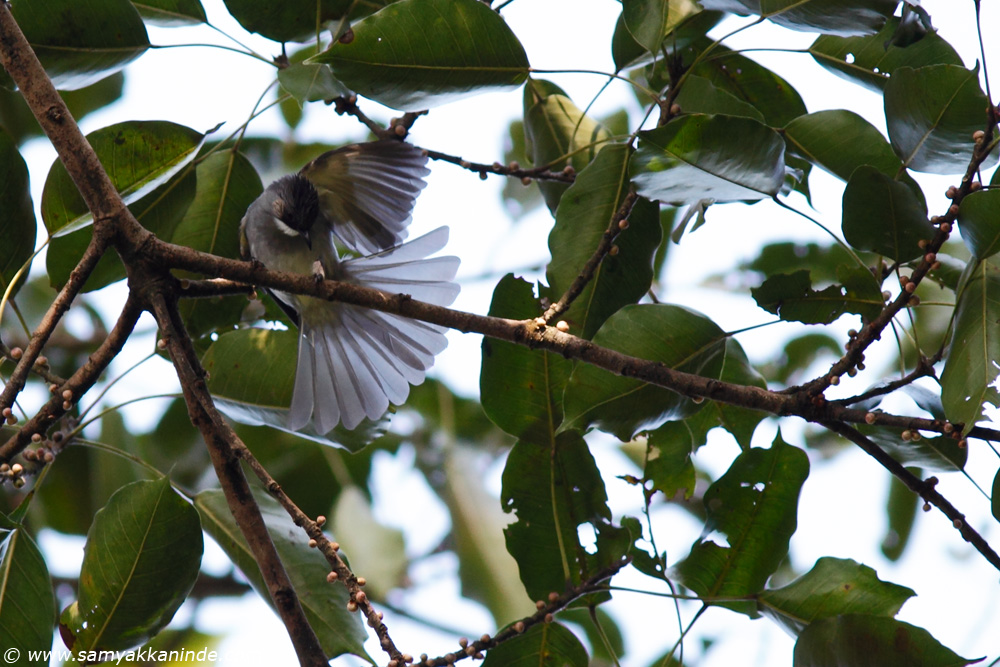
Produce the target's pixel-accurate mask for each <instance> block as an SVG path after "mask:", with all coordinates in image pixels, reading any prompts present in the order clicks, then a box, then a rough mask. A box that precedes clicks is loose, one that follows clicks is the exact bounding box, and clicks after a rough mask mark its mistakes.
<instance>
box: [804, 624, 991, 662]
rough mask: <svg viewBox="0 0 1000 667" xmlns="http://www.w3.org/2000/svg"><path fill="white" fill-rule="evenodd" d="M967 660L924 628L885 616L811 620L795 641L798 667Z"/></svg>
mask: <svg viewBox="0 0 1000 667" xmlns="http://www.w3.org/2000/svg"><path fill="white" fill-rule="evenodd" d="M973 662H978V660H967V659H965V658H963V657H961V656H959V655H958V654H956V653H955V652H954V651H952V650H951V649H949V648H947V647H945V646H943V645H942V644H941V643H940V642H938V641H937V640H936V639H934V637H932V636H931V634H930V633H929V632H927V631H926V630H924V629H923V628H918V627H916V626H913V625H910V624H909V623H904V622H903V621H897V620H896V619H894V618H885V617H883V616H867V615H863V614H847V615H844V616H834V617H832V618H824V619H821V620H818V621H815V622H813V623H810V624H809V625H808V626H807V627H806V629H805V630H803V631H802V634H800V635H799V640H798V641H797V642H795V653H794V662H793V664H794V666H795V667H828V666H829V665H925V666H926V667H961V666H962V665H968V664H970V663H973Z"/></svg>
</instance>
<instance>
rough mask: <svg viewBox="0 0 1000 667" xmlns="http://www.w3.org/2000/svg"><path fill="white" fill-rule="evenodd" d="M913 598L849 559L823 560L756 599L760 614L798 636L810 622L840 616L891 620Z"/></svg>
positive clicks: (906, 589) (911, 594)
mask: <svg viewBox="0 0 1000 667" xmlns="http://www.w3.org/2000/svg"><path fill="white" fill-rule="evenodd" d="M914 595H916V593H915V592H913V591H912V590H910V589H909V588H906V587H905V586H897V585H896V584H890V583H888V582H885V581H882V580H881V579H879V578H878V575H877V574H876V572H875V570H873V569H872V568H870V567H868V566H867V565H861V564H860V563H856V562H854V561H853V560H850V559H841V558H829V557H824V558H820V559H819V560H818V561H816V564H815V565H813V568H812V569H811V570H809V572H807V573H806V574H804V575H802V576H801V577H799V578H798V579H796V580H795V581H793V582H792V583H790V584H788V585H787V586H782V587H781V588H775V589H769V590H766V591H764V592H763V593H761V594H760V595H758V596H757V602H758V605H759V610H760V612H761V613H762V614H764V615H765V616H767V617H768V618H770V619H771V620H773V621H774V622H775V623H777V624H778V625H780V626H782V627H783V628H785V629H786V630H788V631H789V632H791V633H792V634H793V635H795V636H798V635H799V633H801V632H802V630H803V629H805V627H806V626H807V625H809V624H810V623H812V622H813V621H816V620H819V619H823V618H830V617H832V616H840V615H842V614H866V615H868V616H880V617H887V618H892V617H894V616H895V615H896V614H897V613H898V612H899V609H900V607H902V606H903V603H904V602H906V601H907V600H908V599H910V598H911V597H913V596H914Z"/></svg>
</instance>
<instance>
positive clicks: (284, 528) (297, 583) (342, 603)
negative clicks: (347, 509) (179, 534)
mask: <svg viewBox="0 0 1000 667" xmlns="http://www.w3.org/2000/svg"><path fill="white" fill-rule="evenodd" d="M254 498H255V499H256V501H257V505H258V506H259V507H260V513H261V516H263V517H264V523H265V524H266V525H267V531H268V533H270V535H271V539H272V540H273V541H274V548H275V550H276V551H277V552H278V556H279V557H280V558H281V562H282V563H283V564H284V565H285V571H286V572H287V573H288V578H289V579H290V580H291V582H292V587H293V588H294V589H295V592H296V594H297V595H298V599H299V601H300V602H301V604H302V610H303V612H305V616H306V618H307V619H308V620H309V625H310V626H312V629H313V630H314V631H315V632H316V636H317V638H318V639H319V643H320V646H322V647H323V651H324V652H325V653H326V655H327V657H328V658H334V657H336V656H338V655H343V654H345V653H351V654H354V655H357V656H361V657H362V658H366V659H369V658H368V654H367V653H366V652H365V650H364V647H363V644H364V641H365V639H366V638H367V636H368V635H367V633H366V632H365V628H364V626H363V625H362V620H361V615H360V614H352V613H351V612H349V611H347V589H346V588H344V587H343V586H340V585H331V584H328V583H327V582H326V575H327V574H328V573H329V572H330V565H329V564H328V563H327V562H326V559H325V558H324V557H323V555H322V554H321V553H319V551H317V550H316V549H310V548H309V545H308V542H309V538H308V537H307V536H306V534H305V533H304V532H303V531H302V529H301V528H299V527H298V526H296V525H295V524H294V523H293V522H292V519H291V518H290V517H289V516H288V514H287V513H286V512H285V511H284V510H283V509H282V508H281V506H280V505H278V503H277V501H275V500H274V499H272V498H271V497H269V496H266V495H265V494H263V493H257V494H254ZM194 505H195V507H196V508H197V510H198V513H199V514H200V515H201V522H202V525H203V526H204V527H205V532H207V533H208V534H209V535H211V536H212V539H214V540H215V541H216V542H217V543H218V544H219V546H220V547H222V550H223V551H225V552H226V555H227V556H229V558H230V560H232V561H233V564H235V565H236V567H238V568H240V571H241V572H243V575H244V576H245V577H246V578H247V580H249V582H250V585H251V586H253V587H254V590H256V591H257V594H258V595H260V596H261V597H262V598H263V599H264V601H265V602H267V603H268V604H269V605H272V606H273V602H272V601H271V596H270V594H269V593H268V589H267V584H266V583H265V581H264V578H263V576H261V573H260V569H259V567H258V565H257V561H255V560H254V557H253V553H252V552H251V551H250V547H249V546H248V545H247V543H246V540H245V539H244V537H243V534H242V532H240V528H239V526H237V525H236V520H235V519H233V515H232V513H231V512H230V511H229V506H228V504H227V503H226V498H225V496H224V495H223V493H222V491H219V490H215V489H213V490H209V491H202V492H201V493H199V494H198V495H197V496H195V499H194Z"/></svg>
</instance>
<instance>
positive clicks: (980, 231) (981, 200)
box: [958, 190, 1000, 259]
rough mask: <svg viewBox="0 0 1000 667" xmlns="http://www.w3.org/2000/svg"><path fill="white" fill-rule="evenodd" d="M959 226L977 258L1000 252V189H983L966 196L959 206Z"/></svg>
mask: <svg viewBox="0 0 1000 667" xmlns="http://www.w3.org/2000/svg"><path fill="white" fill-rule="evenodd" d="M958 228H959V230H960V231H961V232H962V240H963V241H965V245H966V246H967V247H968V248H969V251H970V252H972V254H973V255H974V256H975V257H976V258H978V259H986V258H987V257H990V256H992V255H995V254H996V253H997V252H1000V191H998V190H982V191H980V192H973V193H971V194H969V195H967V196H966V197H964V198H963V199H962V203H961V204H960V205H959V208H958Z"/></svg>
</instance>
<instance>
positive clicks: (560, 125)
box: [524, 79, 611, 213]
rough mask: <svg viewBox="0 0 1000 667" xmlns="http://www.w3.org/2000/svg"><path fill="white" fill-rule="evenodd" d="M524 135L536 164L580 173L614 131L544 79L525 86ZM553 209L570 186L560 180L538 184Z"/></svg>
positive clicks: (528, 151)
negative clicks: (586, 113) (566, 168)
mask: <svg viewBox="0 0 1000 667" xmlns="http://www.w3.org/2000/svg"><path fill="white" fill-rule="evenodd" d="M524 136H525V141H526V144H527V153H528V156H529V157H530V158H531V162H532V163H533V164H534V165H535V166H543V165H551V168H552V169H553V170H554V171H558V170H559V169H562V168H564V166H566V165H570V166H572V167H573V169H575V170H576V171H577V172H581V171H583V169H584V168H585V167H586V166H587V165H588V164H590V162H591V161H592V160H593V159H594V157H595V156H596V155H597V152H598V151H599V150H600V149H601V147H602V146H603V144H604V143H605V142H607V141H608V140H609V139H610V138H611V134H610V133H609V132H608V130H607V129H605V128H604V127H603V126H602V125H601V124H600V123H598V122H597V121H595V120H593V119H592V118H590V117H588V116H586V115H584V113H583V112H582V111H581V110H580V109H579V108H577V106H576V105H575V104H573V100H571V99H569V97H567V96H566V93H565V92H563V90H562V89H561V88H559V87H558V86H556V85H555V84H553V83H550V82H548V81H545V80H542V79H529V80H528V82H527V83H526V84H525V86H524ZM538 187H539V189H540V190H541V191H542V196H543V197H544V198H545V204H546V205H547V206H548V207H549V210H550V211H552V212H553V213H555V211H556V207H558V206H559V199H560V197H562V194H563V192H565V191H566V188H568V187H569V186H568V185H566V184H565V183H559V182H557V181H541V182H539V184H538Z"/></svg>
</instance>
